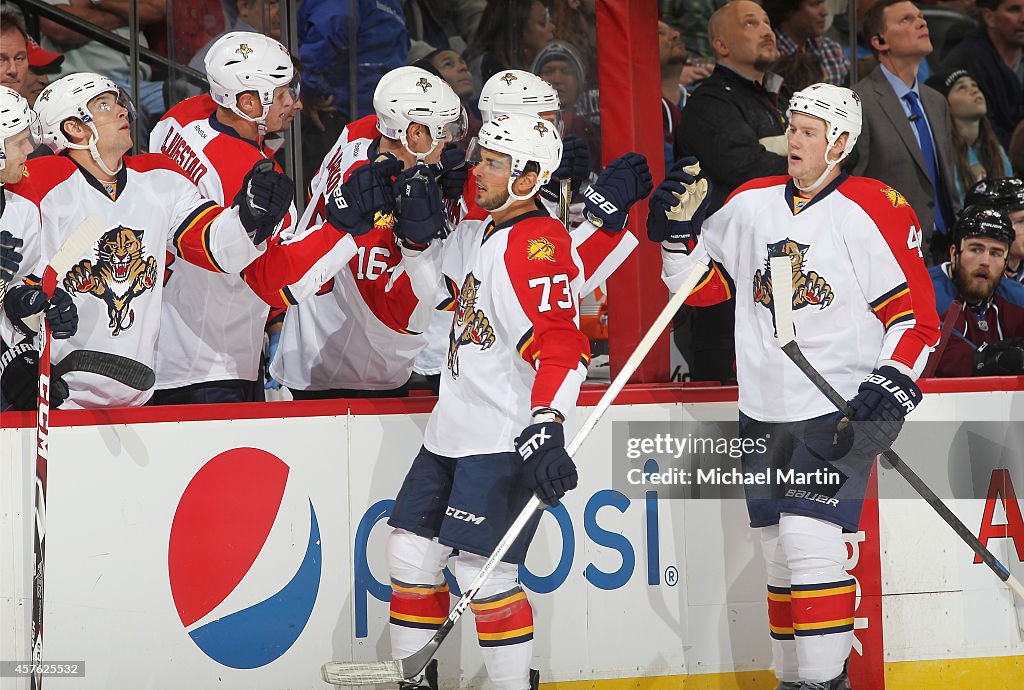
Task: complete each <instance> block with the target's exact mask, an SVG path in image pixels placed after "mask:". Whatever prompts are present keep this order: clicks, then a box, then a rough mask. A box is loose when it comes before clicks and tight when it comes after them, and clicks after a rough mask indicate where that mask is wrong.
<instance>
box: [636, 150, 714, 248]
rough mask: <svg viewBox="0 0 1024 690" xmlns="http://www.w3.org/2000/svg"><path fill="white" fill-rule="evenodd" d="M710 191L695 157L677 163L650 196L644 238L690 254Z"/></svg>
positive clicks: (706, 207) (706, 206) (705, 210)
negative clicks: (679, 248) (668, 244)
mask: <svg viewBox="0 0 1024 690" xmlns="http://www.w3.org/2000/svg"><path fill="white" fill-rule="evenodd" d="M709 191H710V183H709V182H708V180H707V178H705V177H700V163H698V162H697V159H696V158H692V157H691V158H683V159H681V160H679V161H676V164H675V165H673V166H672V169H671V170H669V172H668V175H666V176H665V179H664V180H663V181H662V183H661V184H660V185H658V188H657V189H656V190H654V194H652V195H651V202H650V213H649V214H648V216H647V237H648V238H650V239H651V241H653V242H669V243H671V244H674V245H679V246H680V247H681V250H682V251H685V252H686V253H689V252H691V251H693V248H694V246H696V244H697V238H698V237H700V226H701V224H703V222H704V216H705V215H706V214H707V210H708V203H709V197H708V192H709Z"/></svg>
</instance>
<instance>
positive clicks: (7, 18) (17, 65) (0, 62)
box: [0, 10, 28, 93]
mask: <svg viewBox="0 0 1024 690" xmlns="http://www.w3.org/2000/svg"><path fill="white" fill-rule="evenodd" d="M27 76H28V34H27V33H26V32H25V24H24V22H22V20H21V16H20V15H19V14H17V13H14V12H10V11H7V10H5V11H4V12H2V13H0V85H3V86H6V87H7V88H9V89H11V90H12V91H17V92H18V93H21V90H22V88H23V87H24V84H25V79H26V77H27Z"/></svg>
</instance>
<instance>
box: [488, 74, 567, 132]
mask: <svg viewBox="0 0 1024 690" xmlns="http://www.w3.org/2000/svg"><path fill="white" fill-rule="evenodd" d="M560 109H561V105H560V104H559V101H558V92H557V91H556V90H555V87H553V86H552V85H551V84H549V83H547V82H546V81H544V80H543V79H541V78H540V77H538V76H537V75H536V74H533V73H531V72H526V71H523V70H521V69H509V70H503V71H501V72H497V73H495V74H494V75H493V76H492V77H491V78H490V79H488V80H487V83H486V84H484V88H483V89H482V90H481V91H480V116H481V117H482V119H483V121H484V122H490V121H491V118H493V117H494V116H495V115H497V114H498V113H522V114H524V115H536V116H539V115H540V114H541V113H549V112H558V111H559V110H560Z"/></svg>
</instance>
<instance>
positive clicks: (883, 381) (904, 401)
mask: <svg viewBox="0 0 1024 690" xmlns="http://www.w3.org/2000/svg"><path fill="white" fill-rule="evenodd" d="M864 382H865V383H873V384H875V385H876V386H881V387H882V389H883V390H885V391H887V392H888V393H889V394H891V395H892V397H893V398H895V399H896V402H898V403H899V404H900V405H902V406H903V409H905V410H906V411H907V414H910V413H911V412H913V411H914V408H915V407H917V405H916V404H915V403H914V401H913V400H912V399H911V397H910V394H909V393H907V392H906V391H905V390H903V389H902V388H900V387H899V386H897V385H896V384H895V383H893V382H892V381H890V380H889V379H887V378H885V377H884V376H882V375H881V374H879V373H876V372H872V373H870V374H868V375H867V376H866V377H865V378H864Z"/></svg>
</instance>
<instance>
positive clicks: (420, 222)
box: [395, 163, 445, 249]
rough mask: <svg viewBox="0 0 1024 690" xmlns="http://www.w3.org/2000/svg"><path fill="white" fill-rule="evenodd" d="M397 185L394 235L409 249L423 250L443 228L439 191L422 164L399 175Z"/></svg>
mask: <svg viewBox="0 0 1024 690" xmlns="http://www.w3.org/2000/svg"><path fill="white" fill-rule="evenodd" d="M398 185H399V192H400V196H399V205H400V208H399V210H398V214H397V218H396V219H395V236H396V237H398V238H399V239H401V240H402V241H403V243H404V244H405V245H406V246H408V247H410V248H411V249H424V248H426V246H427V245H428V244H430V240H432V239H434V238H435V237H437V236H438V235H439V234H441V233H442V232H443V231H444V228H445V214H444V206H443V205H442V204H441V189H440V187H438V185H437V182H435V181H434V176H433V175H432V174H431V173H430V169H429V168H428V167H427V166H425V165H423V164H422V163H421V164H420V165H417V166H414V167H412V168H409V169H408V170H406V171H404V172H403V173H402V174H401V175H399V176H398Z"/></svg>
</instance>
